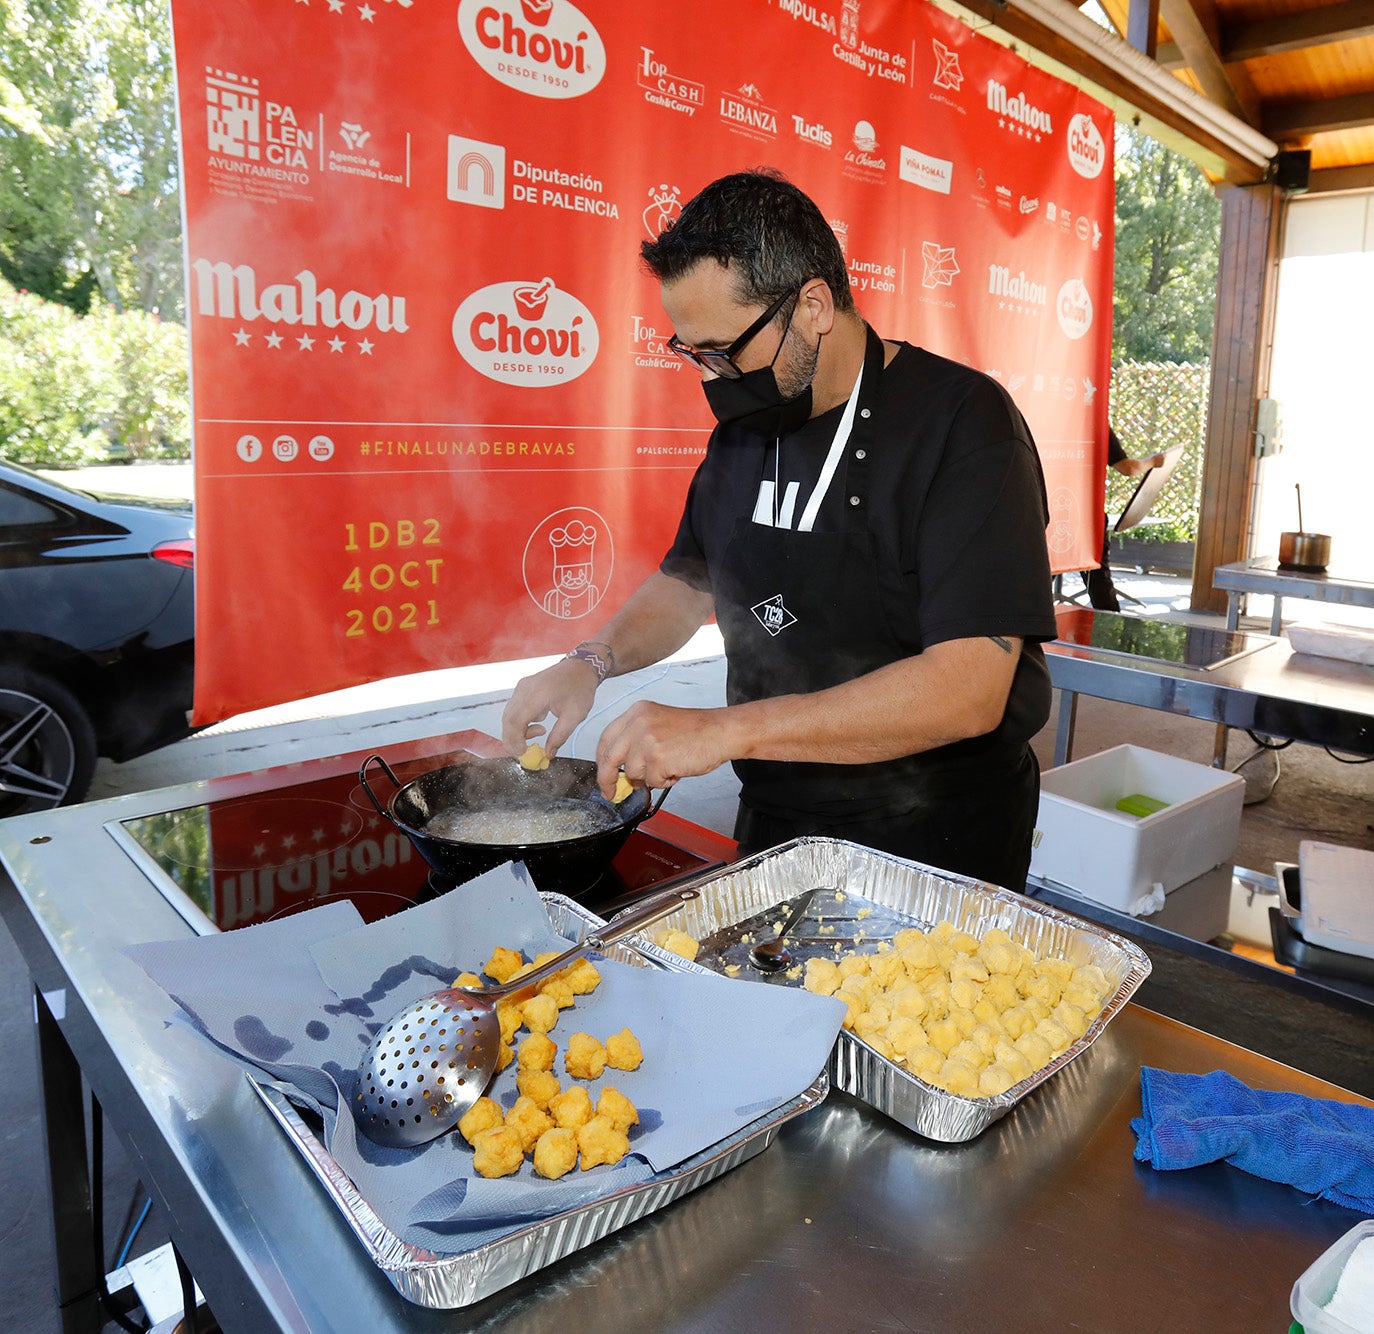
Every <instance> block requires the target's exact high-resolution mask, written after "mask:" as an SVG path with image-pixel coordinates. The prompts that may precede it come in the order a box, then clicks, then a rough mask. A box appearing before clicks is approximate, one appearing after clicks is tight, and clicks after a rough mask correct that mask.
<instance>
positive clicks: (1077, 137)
mask: <svg viewBox="0 0 1374 1334" xmlns="http://www.w3.org/2000/svg"><path fill="white" fill-rule="evenodd" d="M1068 150H1069V165H1070V166H1072V167H1073V169H1074V170H1075V171H1076V172H1077V173H1078V174H1079V175H1080V176H1085V177H1087V179H1088V180H1090V181H1091V180H1093V179H1094V178H1095V177H1097V176H1100V175H1101V174H1102V168H1103V167H1104V166H1105V165H1106V163H1107V145H1106V142H1105V141H1104V140H1103V138H1102V131H1101V130H1099V129H1098V128H1097V124H1096V122H1095V121H1094V120H1093V118H1092V117H1091V116H1089V115H1085V114H1084V113H1083V112H1079V113H1078V115H1076V116H1074V117H1073V118H1072V119H1071V120H1070V121H1069V134H1068Z"/></svg>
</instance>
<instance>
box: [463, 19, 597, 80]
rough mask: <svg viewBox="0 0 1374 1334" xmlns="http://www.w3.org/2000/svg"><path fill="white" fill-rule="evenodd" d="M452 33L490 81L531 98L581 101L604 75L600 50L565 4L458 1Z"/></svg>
mask: <svg viewBox="0 0 1374 1334" xmlns="http://www.w3.org/2000/svg"><path fill="white" fill-rule="evenodd" d="M458 32H459V34H460V36H461V37H462V39H463V45H464V46H466V47H467V49H468V52H469V54H471V56H472V58H473V59H474V60H475V61H476V62H477V63H478V64H479V65H480V66H481V67H482V68H483V69H484V70H486V72H487V73H488V74H490V75H491V77H492V78H493V79H495V80H497V82H499V83H504V84H505V85H506V86H507V87H509V88H518V89H519V90H520V91H521V92H523V93H529V94H530V96H531V97H581V96H582V95H583V93H589V92H591V90H592V89H593V88H595V87H596V85H597V84H599V83H600V82H601V78H602V76H603V75H604V74H605V73H606V48H605V45H604V44H603V43H602V41H601V34H600V33H598V32H597V30H596V28H595V26H594V25H593V24H592V22H591V20H590V19H589V18H587V16H586V15H585V14H583V12H582V11H581V10H580V9H578V8H577V6H576V5H574V4H572V3H570V0H462V3H461V4H460V5H459V6H458Z"/></svg>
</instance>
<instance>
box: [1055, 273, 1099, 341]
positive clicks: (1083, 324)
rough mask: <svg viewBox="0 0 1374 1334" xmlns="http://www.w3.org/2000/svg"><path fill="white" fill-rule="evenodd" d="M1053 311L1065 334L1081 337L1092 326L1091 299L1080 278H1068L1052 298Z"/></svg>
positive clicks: (1076, 337)
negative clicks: (1057, 293)
mask: <svg viewBox="0 0 1374 1334" xmlns="http://www.w3.org/2000/svg"><path fill="white" fill-rule="evenodd" d="M1054 313H1055V314H1056V315H1057V316H1058V317H1059V327H1060V328H1061V329H1063V331H1064V333H1065V336H1066V337H1069V338H1073V339H1079V338H1082V337H1083V335H1084V334H1085V333H1087V332H1088V330H1089V329H1091V328H1092V327H1093V299H1092V297H1090V296H1089V295H1088V289H1087V287H1086V286H1085V285H1084V282H1083V279H1082V278H1070V279H1069V281H1068V282H1066V283H1065V284H1064V286H1063V287H1061V288H1060V289H1059V295H1058V296H1057V297H1055V299H1054Z"/></svg>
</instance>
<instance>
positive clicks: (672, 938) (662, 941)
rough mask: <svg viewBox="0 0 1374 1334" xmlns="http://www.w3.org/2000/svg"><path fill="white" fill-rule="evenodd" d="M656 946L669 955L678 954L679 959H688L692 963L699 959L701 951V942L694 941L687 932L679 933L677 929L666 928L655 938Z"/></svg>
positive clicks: (673, 927)
mask: <svg viewBox="0 0 1374 1334" xmlns="http://www.w3.org/2000/svg"><path fill="white" fill-rule="evenodd" d="M654 944H655V945H658V946H659V947H660V948H662V949H665V950H667V951H668V953H669V954H676V955H678V956H679V958H683V959H686V960H687V962H688V963H691V962H692V960H693V959H695V958H696V957H697V953H698V951H700V949H701V942H700V941H697V940H693V939H692V937H691V936H689V935H688V934H687V933H686V932H685V931H679V930H678V929H677V927H675V926H672V927H665V928H664V929H663V930H662V931H660V932H659V933H658V934H657V935H656V936H655V937H654Z"/></svg>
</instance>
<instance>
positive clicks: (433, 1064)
mask: <svg viewBox="0 0 1374 1334" xmlns="http://www.w3.org/2000/svg"><path fill="white" fill-rule="evenodd" d="M697 897H699V895H698V891H697V890H695V889H692V888H691V887H689V886H686V885H683V886H681V887H679V888H677V889H671V890H666V891H664V892H663V893H661V894H657V895H655V896H654V897H653V898H650V899H646V900H645V901H644V902H643V903H639V904H636V905H635V906H634V907H632V908H627V909H626V910H625V911H624V912H622V913H620V914H619V915H618V916H616V917H613V918H612V919H611V920H610V921H609V922H607V923H606V925H605V926H604V927H602V929H601V930H600V931H598V932H596V933H595V934H594V935H591V936H588V937H587V938H586V939H585V940H584V941H582V943H581V944H580V945H575V946H573V948H572V949H570V950H565V951H564V952H563V953H562V954H560V955H558V956H557V957H556V958H553V959H549V960H548V961H547V962H545V963H543V964H541V965H540V966H539V967H538V968H533V969H531V970H530V971H529V972H528V973H526V974H524V976H522V977H520V978H517V979H514V980H512V981H510V982H507V983H505V984H504V985H503V986H499V987H451V988H449V989H448V990H446V991H436V992H435V993H434V994H433V995H431V996H426V997H424V998H423V999H422V1000H418V1001H416V1002H415V1003H414V1004H412V1005H408V1006H406V1008H405V1009H404V1010H402V1011H401V1012H400V1013H399V1014H397V1015H396V1016H395V1017H394V1018H393V1019H392V1020H391V1021H390V1022H389V1023H388V1024H386V1026H385V1027H383V1028H382V1029H380V1030H379V1031H378V1033H377V1035H376V1036H375V1037H374V1038H373V1039H372V1042H371V1044H370V1045H369V1047H368V1049H367V1051H366V1052H365V1053H364V1054H363V1059H362V1060H361V1061H360V1062H359V1063H358V1089H357V1092H356V1093H355V1094H354V1098H353V1116H354V1120H355V1121H356V1122H357V1123H358V1128H359V1130H361V1131H362V1132H363V1134H364V1135H366V1136H367V1137H368V1139H370V1140H372V1141H373V1142H374V1143H377V1144H381V1145H384V1146H386V1147H387V1148H393V1149H413V1148H417V1147H418V1146H419V1145H421V1144H427V1143H428V1142H429V1141H430V1140H432V1139H437V1138H438V1137H439V1136H440V1135H442V1134H444V1133H445V1132H446V1131H449V1130H451V1129H452V1128H453V1127H454V1126H456V1125H457V1124H458V1121H459V1119H460V1118H461V1117H462V1115H463V1114H464V1113H465V1112H466V1111H467V1110H468V1109H469V1108H470V1107H471V1106H472V1105H473V1103H475V1102H476V1101H477V1099H478V1098H480V1097H481V1096H482V1094H483V1093H485V1092H486V1088H487V1085H488V1084H489V1083H490V1082H491V1077H492V1075H493V1074H495V1073H496V1063H497V1058H498V1056H499V1055H500V1050H501V1020H500V1018H499V1017H498V1015H497V1013H496V1003H497V1001H500V1000H503V999H504V998H505V997H507V996H513V995H515V994H516V993H517V992H521V991H527V990H528V989H529V988H530V987H532V986H534V985H536V984H537V983H539V982H542V981H543V980H544V978H546V977H549V976H551V975H552V974H553V973H556V972H557V971H558V970H559V969H560V968H563V967H566V966H567V965H568V964H570V963H572V962H573V961H574V960H576V959H580V958H582V957H583V955H585V954H590V953H591V952H592V951H594V950H602V949H604V948H605V947H606V946H607V945H611V944H614V943H615V942H616V941H617V940H621V939H623V938H624V937H625V936H628V935H630V934H631V933H632V932H634V931H637V930H639V929H640V928H641V927H644V926H647V925H649V923H651V922H656V921H658V919H659V918H660V917H666V916H667V915H668V914H669V913H670V912H672V911H673V909H674V908H677V907H680V906H681V905H682V904H684V903H689V902H690V901H691V900H692V899H695V898H697Z"/></svg>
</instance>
